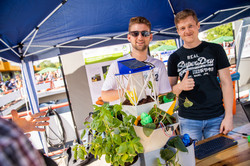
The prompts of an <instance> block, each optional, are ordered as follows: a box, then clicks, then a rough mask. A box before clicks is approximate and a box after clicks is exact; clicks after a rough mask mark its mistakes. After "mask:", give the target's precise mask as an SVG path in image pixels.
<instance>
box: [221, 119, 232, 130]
mask: <svg viewBox="0 0 250 166" xmlns="http://www.w3.org/2000/svg"><path fill="white" fill-rule="evenodd" d="M232 130H233V118H226V117H225V118H224V119H223V120H222V122H221V125H220V133H222V134H227V133H229V132H230V131H232Z"/></svg>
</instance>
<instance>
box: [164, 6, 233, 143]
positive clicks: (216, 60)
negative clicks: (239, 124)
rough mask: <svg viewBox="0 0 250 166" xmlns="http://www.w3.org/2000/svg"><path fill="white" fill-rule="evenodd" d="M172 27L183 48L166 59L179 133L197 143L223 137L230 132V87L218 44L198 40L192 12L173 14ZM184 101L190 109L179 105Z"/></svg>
mask: <svg viewBox="0 0 250 166" xmlns="http://www.w3.org/2000/svg"><path fill="white" fill-rule="evenodd" d="M175 25H176V28H177V32H178V34H179V36H180V37H181V38H182V40H183V41H184V45H183V46H182V47H181V48H180V49H178V50H177V51H176V52H175V53H173V54H172V55H171V56H170V57H169V60H168V76H169V82H170V84H171V87H172V89H173V92H174V93H175V94H176V95H177V96H179V105H180V109H179V117H180V118H179V119H180V128H181V133H182V134H184V133H188V134H189V135H190V136H191V138H193V139H198V140H201V139H202V138H208V137H211V136H213V135H216V134H218V133H223V134H227V133H228V132H229V131H231V130H232V129H233V114H232V108H233V85H232V80H231V76H230V72H229V66H230V64H229V62H228V59H227V56H226V53H225V51H224V49H223V48H222V47H221V46H220V45H218V44H213V43H208V42H204V41H200V40H199V38H198V33H199V28H200V23H199V22H198V19H197V16H196V14H195V12H194V11H193V10H189V9H186V10H183V11H181V12H179V13H177V15H176V17H175ZM217 75H218V76H219V80H220V83H219V81H218V79H217ZM178 77H180V80H181V82H180V83H177V81H178ZM185 98H188V99H189V100H190V101H191V102H193V106H192V107H189V108H185V107H184V106H183V104H182V103H183V102H184V100H185ZM222 99H223V101H222ZM223 102H224V106H223Z"/></svg>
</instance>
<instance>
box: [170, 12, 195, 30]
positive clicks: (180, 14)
mask: <svg viewBox="0 0 250 166" xmlns="http://www.w3.org/2000/svg"><path fill="white" fill-rule="evenodd" d="M189 16H192V17H193V18H194V20H195V22H196V24H197V23H198V22H199V21H198V18H197V15H196V13H195V11H193V10H192V9H184V10H182V11H180V12H178V13H177V14H176V16H175V18H174V23H175V26H176V28H177V24H178V23H179V22H180V21H181V20H184V19H186V18H187V17H189Z"/></svg>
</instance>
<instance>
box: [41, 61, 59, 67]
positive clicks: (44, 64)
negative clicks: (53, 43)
mask: <svg viewBox="0 0 250 166" xmlns="http://www.w3.org/2000/svg"><path fill="white" fill-rule="evenodd" d="M39 66H40V67H41V69H45V68H47V67H54V68H57V67H58V66H57V65H56V64H54V63H52V62H51V61H49V60H44V61H42V62H41V63H40V64H39Z"/></svg>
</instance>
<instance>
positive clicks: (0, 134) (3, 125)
mask: <svg viewBox="0 0 250 166" xmlns="http://www.w3.org/2000/svg"><path fill="white" fill-rule="evenodd" d="M11 114H12V122H11V121H7V120H5V119H2V118H0V166H15V165H18V166H31V165H32V166H44V165H46V163H45V161H44V159H43V157H42V156H41V154H40V153H39V152H38V151H37V150H36V149H35V148H34V147H33V145H32V144H31V142H30V141H29V139H28V138H27V137H26V136H25V135H24V133H26V132H30V131H44V129H43V128H39V126H46V125H49V123H48V122H45V121H47V120H49V117H42V116H44V115H45V114H46V112H40V113H37V114H33V115H30V116H28V117H26V118H20V117H19V116H18V114H17V111H16V110H12V111H11Z"/></svg>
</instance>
